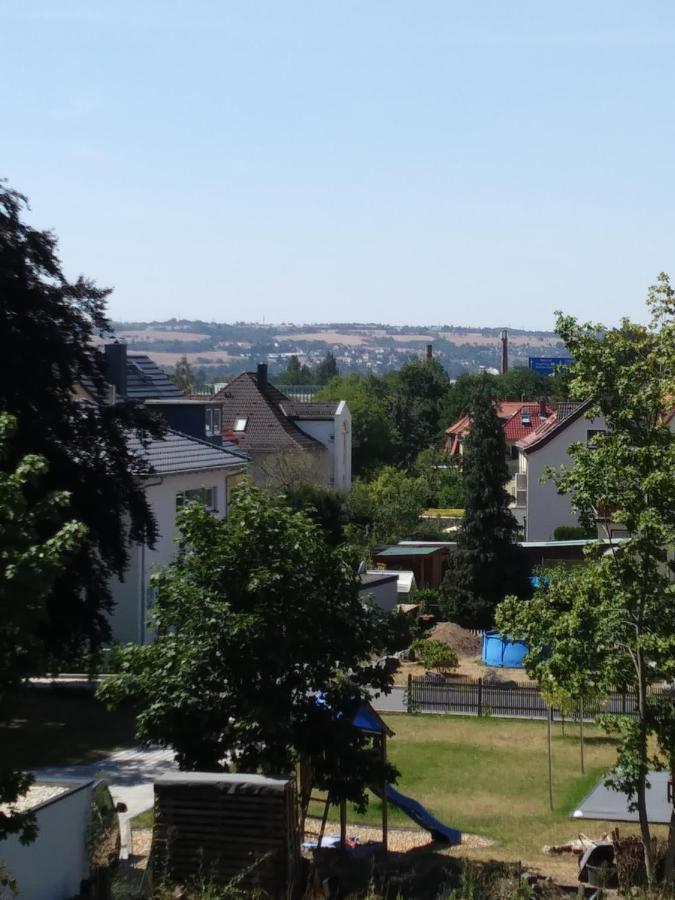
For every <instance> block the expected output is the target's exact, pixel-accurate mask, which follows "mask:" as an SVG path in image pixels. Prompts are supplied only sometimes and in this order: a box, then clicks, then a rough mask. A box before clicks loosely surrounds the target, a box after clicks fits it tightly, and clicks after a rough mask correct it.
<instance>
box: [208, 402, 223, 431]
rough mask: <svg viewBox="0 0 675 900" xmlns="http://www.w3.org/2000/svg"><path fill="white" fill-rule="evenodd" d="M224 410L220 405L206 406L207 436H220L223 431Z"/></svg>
mask: <svg viewBox="0 0 675 900" xmlns="http://www.w3.org/2000/svg"><path fill="white" fill-rule="evenodd" d="M221 426H222V412H221V409H220V407H218V406H208V407H207V408H206V436H207V437H220V435H221V432H222V427H221Z"/></svg>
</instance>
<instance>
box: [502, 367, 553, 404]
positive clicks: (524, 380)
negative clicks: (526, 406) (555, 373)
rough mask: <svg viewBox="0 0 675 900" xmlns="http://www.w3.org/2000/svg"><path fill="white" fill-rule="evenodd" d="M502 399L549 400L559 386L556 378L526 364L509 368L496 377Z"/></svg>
mask: <svg viewBox="0 0 675 900" xmlns="http://www.w3.org/2000/svg"><path fill="white" fill-rule="evenodd" d="M495 381H496V382H497V396H498V398H499V399H500V400H548V399H549V398H550V397H551V396H552V395H553V393H554V391H555V388H556V387H557V381H556V379H555V378H549V376H547V375H542V374H541V373H540V372H535V371H534V369H529V368H527V367H526V366H517V367H516V368H513V369H509V371H508V372H505V373H504V374H503V375H498V376H497V377H496V378H495Z"/></svg>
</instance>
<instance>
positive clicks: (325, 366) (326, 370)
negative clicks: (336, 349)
mask: <svg viewBox="0 0 675 900" xmlns="http://www.w3.org/2000/svg"><path fill="white" fill-rule="evenodd" d="M339 374H340V370H339V369H338V367H337V363H336V361H335V357H334V356H333V354H332V353H331V352H330V350H329V351H328V353H327V354H326V355H325V357H324V358H323V359H322V360H321V362H320V363H319V364H318V366H316V368H315V369H314V378H315V381H316V384H328V382H329V381H330V380H331V378H336V377H337V376H338V375H339Z"/></svg>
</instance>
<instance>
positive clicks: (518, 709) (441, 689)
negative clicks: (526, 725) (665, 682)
mask: <svg viewBox="0 0 675 900" xmlns="http://www.w3.org/2000/svg"><path fill="white" fill-rule="evenodd" d="M649 693H650V695H651V696H659V695H662V694H664V693H666V689H665V688H650V689H649ZM407 704H408V712H435V713H462V714H464V715H475V716H505V717H513V718H523V719H545V718H546V717H547V715H548V709H549V707H548V704H547V703H546V701H545V700H544V698H543V697H542V695H541V689H540V688H539V685H537V684H535V683H534V682H529V683H526V684H519V685H517V686H513V685H495V684H493V683H490V682H487V683H486V682H484V681H483V679H482V678H475V679H472V678H466V679H463V680H455V679H438V680H437V679H433V678H424V677H415V676H413V675H409V676H408V690H407ZM600 712H607V713H619V714H622V715H629V716H634V715H636V714H637V698H636V696H635V694H633V693H628V692H627V693H620V692H616V693H612V694H610V696H609V697H608V699H607V701H606V702H605V703H604V704H603V705H602V707H601V708H598V707H596V708H592V709H591V708H586V709H584V712H583V716H584V719H586V720H590V719H593V718H594V717H595V716H596V715H597V714H598V713H600ZM553 716H554V718H555V719H557V720H559V719H561V718H562V714H561V712H560V710H554V711H553ZM578 716H579V710H577V717H578Z"/></svg>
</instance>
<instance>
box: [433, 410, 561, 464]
mask: <svg viewBox="0 0 675 900" xmlns="http://www.w3.org/2000/svg"><path fill="white" fill-rule="evenodd" d="M552 413H553V410H552V408H551V407H550V406H549V405H548V404H547V403H543V402H542V403H539V402H537V401H532V400H503V401H502V402H501V403H498V404H497V416H498V418H499V419H500V421H501V423H502V428H503V429H504V438H505V439H506V441H507V442H508V443H514V442H515V441H519V440H522V439H523V438H525V437H527V435H529V434H532V433H533V432H534V431H535V430H536V429H537V428H538V427H539V426H540V425H542V424H543V423H544V422H545V421H546V420H547V419H548V418H549V417H550V416H551V414H552ZM523 414H524V415H523ZM523 418H524V419H525V421H523ZM528 419H529V421H528ZM470 428H471V419H470V417H469V416H468V415H467V416H462V417H461V418H459V419H457V421H456V422H453V423H452V425H450V426H449V427H448V428H446V429H445V433H446V434H447V435H448V442H447V444H446V446H447V449H448V452H449V453H451V454H457V453H459V449H460V445H461V443H462V441H463V440H464V439H465V438H466V436H467V434H468V433H469V429H470Z"/></svg>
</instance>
